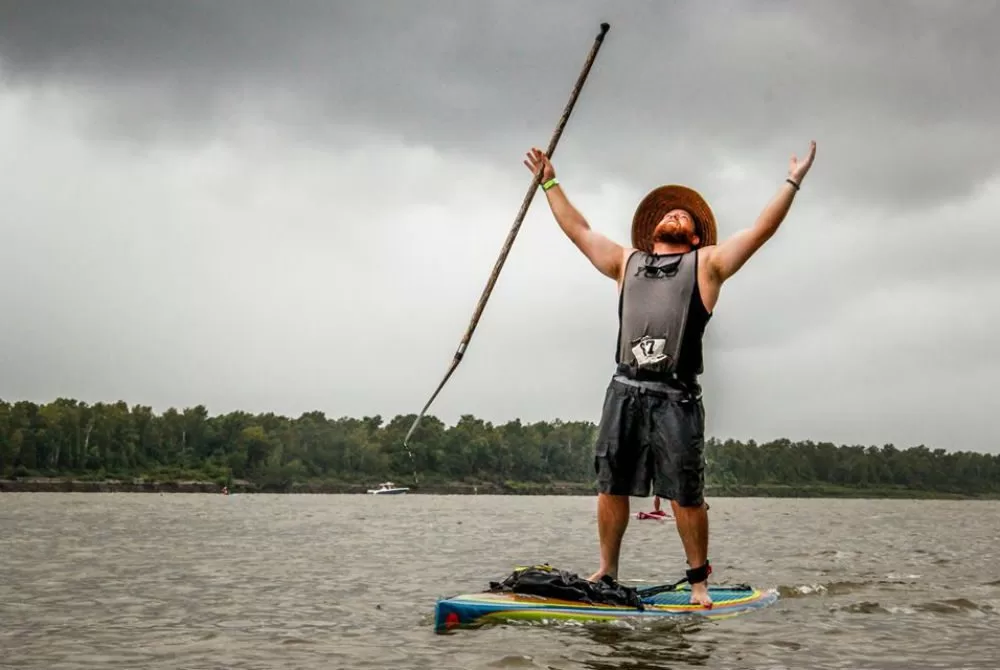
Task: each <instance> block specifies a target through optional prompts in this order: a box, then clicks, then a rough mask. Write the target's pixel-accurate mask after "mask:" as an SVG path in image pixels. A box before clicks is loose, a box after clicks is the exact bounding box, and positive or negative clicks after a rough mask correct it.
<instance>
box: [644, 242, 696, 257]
mask: <svg viewBox="0 0 1000 670" xmlns="http://www.w3.org/2000/svg"><path fill="white" fill-rule="evenodd" d="M689 251H691V245H690V244H676V243H673V242H654V243H653V253H654V254H660V255H664V254H684V253H687V252H689Z"/></svg>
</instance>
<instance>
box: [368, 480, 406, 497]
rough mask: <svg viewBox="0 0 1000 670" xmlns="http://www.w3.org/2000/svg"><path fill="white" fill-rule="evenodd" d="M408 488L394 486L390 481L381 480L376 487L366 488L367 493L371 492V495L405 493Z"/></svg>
mask: <svg viewBox="0 0 1000 670" xmlns="http://www.w3.org/2000/svg"><path fill="white" fill-rule="evenodd" d="M409 490H410V489H409V488H407V487H405V486H396V485H395V484H393V483H392V482H382V483H381V484H379V485H378V488H377V489H368V493H371V494H372V495H373V496H379V495H381V496H391V495H399V494H400V493H406V492H407V491H409Z"/></svg>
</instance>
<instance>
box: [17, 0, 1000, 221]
mask: <svg viewBox="0 0 1000 670" xmlns="http://www.w3.org/2000/svg"><path fill="white" fill-rule="evenodd" d="M603 20H607V21H609V22H610V23H611V24H612V30H611V33H610V34H609V36H608V40H607V42H606V44H605V46H604V49H603V51H602V54H601V56H600V57H599V59H598V63H597V65H596V66H595V69H594V71H593V72H592V74H591V78H590V80H589V81H588V85H587V88H586V89H585V92H584V95H583V97H582V98H581V103H580V105H579V106H578V108H577V110H576V112H575V113H574V118H573V119H572V121H571V124H570V127H569V129H568V130H567V135H566V137H565V139H564V141H563V143H562V145H561V147H560V150H559V153H560V156H557V159H561V158H564V157H565V160H566V161H571V162H570V163H567V164H566V165H567V166H569V165H573V164H576V163H579V164H581V165H582V164H587V165H589V166H590V174H591V175H592V176H593V177H594V178H598V179H599V178H600V175H601V173H602V171H603V172H604V173H606V174H620V175H627V176H629V178H631V179H633V180H636V181H639V182H641V183H643V184H649V185H651V184H652V183H653V182H657V181H661V180H682V181H688V182H692V183H703V182H704V181H705V180H706V179H707V174H708V173H709V172H710V171H711V170H712V169H714V167H715V166H716V161H717V160H719V159H720V158H722V157H724V156H725V155H732V154H736V153H738V154H741V155H747V154H756V155H758V156H759V157H760V159H761V161H762V162H764V163H765V164H767V165H769V166H771V167H770V168H769V169H770V170H771V171H773V173H774V175H775V178H776V179H777V178H779V177H780V175H781V174H782V172H783V170H784V168H785V164H786V161H787V157H788V155H789V154H790V153H792V152H799V153H801V152H803V151H804V150H805V147H806V145H807V143H808V141H809V140H810V139H817V140H818V141H819V143H820V146H821V151H822V154H823V158H822V161H823V171H822V177H818V178H816V179H815V180H813V181H814V184H815V188H816V191H817V193H821V194H823V195H824V197H836V198H838V199H843V200H844V201H847V202H856V201H859V200H866V201H870V202H872V203H877V204H879V205H883V206H885V207H888V208H894V209H898V208H908V209H909V208H921V207H924V206H926V205H927V204H928V203H930V202H932V201H934V200H935V199H937V198H941V197H943V198H953V197H961V196H965V195H968V194H969V193H970V192H971V191H972V189H974V188H975V187H976V186H977V185H978V184H979V183H981V181H982V180H983V179H984V178H986V177H987V176H988V175H989V174H991V173H992V172H993V171H994V170H995V169H996V167H997V165H998V163H1000V154H998V153H997V152H996V151H995V147H996V146H997V145H998V144H1000V141H998V140H1000V133H998V130H997V126H996V124H995V122H994V119H996V118H998V117H1000V87H998V86H996V85H995V82H996V76H995V74H994V69H995V64H996V63H997V62H1000V46H998V44H1000V42H998V41H997V40H996V39H995V35H996V34H997V31H998V29H1000V6H998V5H997V4H996V3H990V2H962V3H934V2H918V3H915V2H880V3H871V2H860V1H859V0H855V1H853V2H836V3H828V2H808V3H792V2H778V1H774V2H760V1H757V2H747V3H740V4H738V5H729V4H709V3H686V4H679V3H659V2H630V3H617V2H610V1H596V0H587V1H585V2H574V3H534V2H505V3H470V2H457V1H455V2H423V3H420V2H402V1H399V2H377V3H375V2H372V3H328V2H318V1H317V2H296V3H292V4H281V5H278V4H276V3H271V2H258V1H251V0H231V1H228V2H213V3H197V2H171V3H155V4H152V3H142V4H140V3H134V2H110V1H105V2H72V1H67V2H44V3H42V2H35V1H33V0H25V1H23V2H12V1H7V2H4V3H3V4H2V16H0V56H2V58H3V68H4V70H3V71H4V73H5V74H6V75H7V76H8V77H10V78H12V79H13V81H15V82H17V83H20V84H35V83H43V82H50V83H51V82H56V83H62V84H65V85H71V86H75V87H77V88H78V89H80V90H83V91H88V92H91V93H92V94H93V95H94V96H95V97H96V98H98V99H100V100H102V110H103V114H102V115H101V116H99V117H98V118H96V119H95V123H96V124H97V127H98V128H99V129H100V130H102V131H103V132H106V133H110V132H114V133H116V134H123V133H124V134H131V135H132V136H133V137H136V138H139V139H143V140H148V139H150V138H163V137H167V138H170V139H172V140H173V141H178V142H180V141H185V142H186V141H194V140H193V139H192V138H193V137H195V136H201V135H212V134H213V133H217V132H221V131H223V130H224V129H225V128H226V126H227V125H228V124H229V123H231V121H232V119H233V117H234V116H239V115H249V116H251V117H253V116H266V117H267V118H268V120H269V122H272V123H278V124H283V125H284V127H285V132H287V133H288V134H290V135H295V136H298V137H299V139H300V140H301V141H310V142H322V141H323V140H324V137H326V136H328V135H330V134H334V133H343V132H344V131H343V128H344V127H345V126H347V127H351V126H354V127H364V128H368V129H374V130H377V131H380V132H385V133H388V134H391V135H394V136H398V137H400V138H401V139H403V140H405V141H409V142H417V143H424V142H426V143H431V144H433V145H435V146H436V147H438V148H439V149H444V150H454V151H461V152H477V153H478V154H480V155H481V156H482V158H483V159H485V160H491V161H503V162H507V161H514V160H516V157H517V156H519V155H520V153H521V152H522V151H523V150H524V149H525V148H527V147H526V145H527V144H528V143H533V144H538V145H541V146H544V144H545V142H546V141H547V139H548V136H549V133H550V132H551V129H552V127H553V125H554V123H555V121H556V119H557V118H558V115H559V112H560V111H561V109H562V107H563V105H564V104H565V101H566V98H567V96H568V93H569V90H570V88H571V86H572V83H573V81H574V80H575V78H576V76H577V73H578V71H579V69H580V66H581V65H582V62H583V59H584V57H585V55H586V52H587V50H588V49H589V47H590V44H591V40H592V39H593V37H594V35H595V34H596V31H597V26H598V24H599V23H600V22H601V21H603ZM557 164H558V165H559V166H562V165H563V163H562V162H560V160H557Z"/></svg>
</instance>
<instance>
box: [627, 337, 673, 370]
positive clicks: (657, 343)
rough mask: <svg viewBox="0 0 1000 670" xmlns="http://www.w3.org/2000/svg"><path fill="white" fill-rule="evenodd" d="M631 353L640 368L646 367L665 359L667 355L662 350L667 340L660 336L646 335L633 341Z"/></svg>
mask: <svg viewBox="0 0 1000 670" xmlns="http://www.w3.org/2000/svg"><path fill="white" fill-rule="evenodd" d="M633 345H634V346H633V347H632V355H633V356H635V362H636V364H637V365H638V366H639V367H640V368H647V367H652V366H654V365H657V364H659V363H662V362H663V361H665V360H667V358H668V357H667V355H666V354H665V353H663V350H664V349H665V348H666V346H667V341H666V340H665V339H663V338H662V337H650V336H649V335H646V336H644V337H642V338H640V339H639V340H637V341H636V342H634V343H633Z"/></svg>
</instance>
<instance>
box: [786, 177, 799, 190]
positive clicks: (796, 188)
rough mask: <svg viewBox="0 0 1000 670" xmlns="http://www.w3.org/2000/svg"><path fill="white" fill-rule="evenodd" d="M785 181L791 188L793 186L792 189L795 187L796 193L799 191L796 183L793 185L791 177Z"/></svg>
mask: <svg viewBox="0 0 1000 670" xmlns="http://www.w3.org/2000/svg"><path fill="white" fill-rule="evenodd" d="M785 181H787V182H788V183H789V184H791V185H792V186H794V187H795V190H796V191H798V190H799V185H798V184H796V183H795V182H794V181H792V179H791V177H789V178H788V179H786V180H785Z"/></svg>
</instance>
